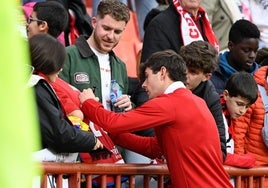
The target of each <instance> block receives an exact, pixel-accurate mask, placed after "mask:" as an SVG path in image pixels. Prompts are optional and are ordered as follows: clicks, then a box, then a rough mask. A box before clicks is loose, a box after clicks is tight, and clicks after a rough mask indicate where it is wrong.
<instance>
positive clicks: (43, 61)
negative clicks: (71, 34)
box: [29, 34, 66, 75]
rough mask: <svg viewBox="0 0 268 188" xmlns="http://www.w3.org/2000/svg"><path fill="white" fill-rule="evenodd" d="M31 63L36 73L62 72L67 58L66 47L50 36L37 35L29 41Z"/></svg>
mask: <svg viewBox="0 0 268 188" xmlns="http://www.w3.org/2000/svg"><path fill="white" fill-rule="evenodd" d="M29 45H30V54H31V62H32V66H33V67H34V73H35V74H38V73H43V74H45V75H49V74H54V73H57V72H59V71H60V70H61V68H62V66H63V64H64V62H65V58H66V51H65V47H64V46H63V45H62V44H61V43H60V42H59V41H58V40H57V39H56V38H54V37H52V36H51V35H49V34H37V35H34V36H33V37H31V38H30V39H29Z"/></svg>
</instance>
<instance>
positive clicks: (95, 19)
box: [91, 17, 97, 29]
mask: <svg viewBox="0 0 268 188" xmlns="http://www.w3.org/2000/svg"><path fill="white" fill-rule="evenodd" d="M96 24H97V18H96V17H92V18H91V25H92V27H93V28H94V29H95V27H96Z"/></svg>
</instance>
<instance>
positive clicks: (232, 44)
mask: <svg viewBox="0 0 268 188" xmlns="http://www.w3.org/2000/svg"><path fill="white" fill-rule="evenodd" d="M233 47H234V43H233V42H232V41H229V42H228V49H229V50H231V49H232V48H233Z"/></svg>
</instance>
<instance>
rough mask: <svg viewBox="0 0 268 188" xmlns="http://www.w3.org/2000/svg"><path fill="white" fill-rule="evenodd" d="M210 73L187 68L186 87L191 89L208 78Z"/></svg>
mask: <svg viewBox="0 0 268 188" xmlns="http://www.w3.org/2000/svg"><path fill="white" fill-rule="evenodd" d="M210 76H211V74H209V73H204V72H203V71H201V70H197V69H191V68H187V81H186V87H187V88H188V89H190V90H191V91H193V90H194V89H195V88H197V86H199V84H200V83H201V82H205V81H207V80H208V79H209V78H210Z"/></svg>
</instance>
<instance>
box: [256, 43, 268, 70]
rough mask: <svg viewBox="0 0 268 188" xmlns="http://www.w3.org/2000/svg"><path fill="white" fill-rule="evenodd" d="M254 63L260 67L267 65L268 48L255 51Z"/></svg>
mask: <svg viewBox="0 0 268 188" xmlns="http://www.w3.org/2000/svg"><path fill="white" fill-rule="evenodd" d="M255 61H256V63H258V64H259V65H260V66H266V65H268V48H265V47H263V48H261V49H259V50H258V51H257V55H256V59H255Z"/></svg>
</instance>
